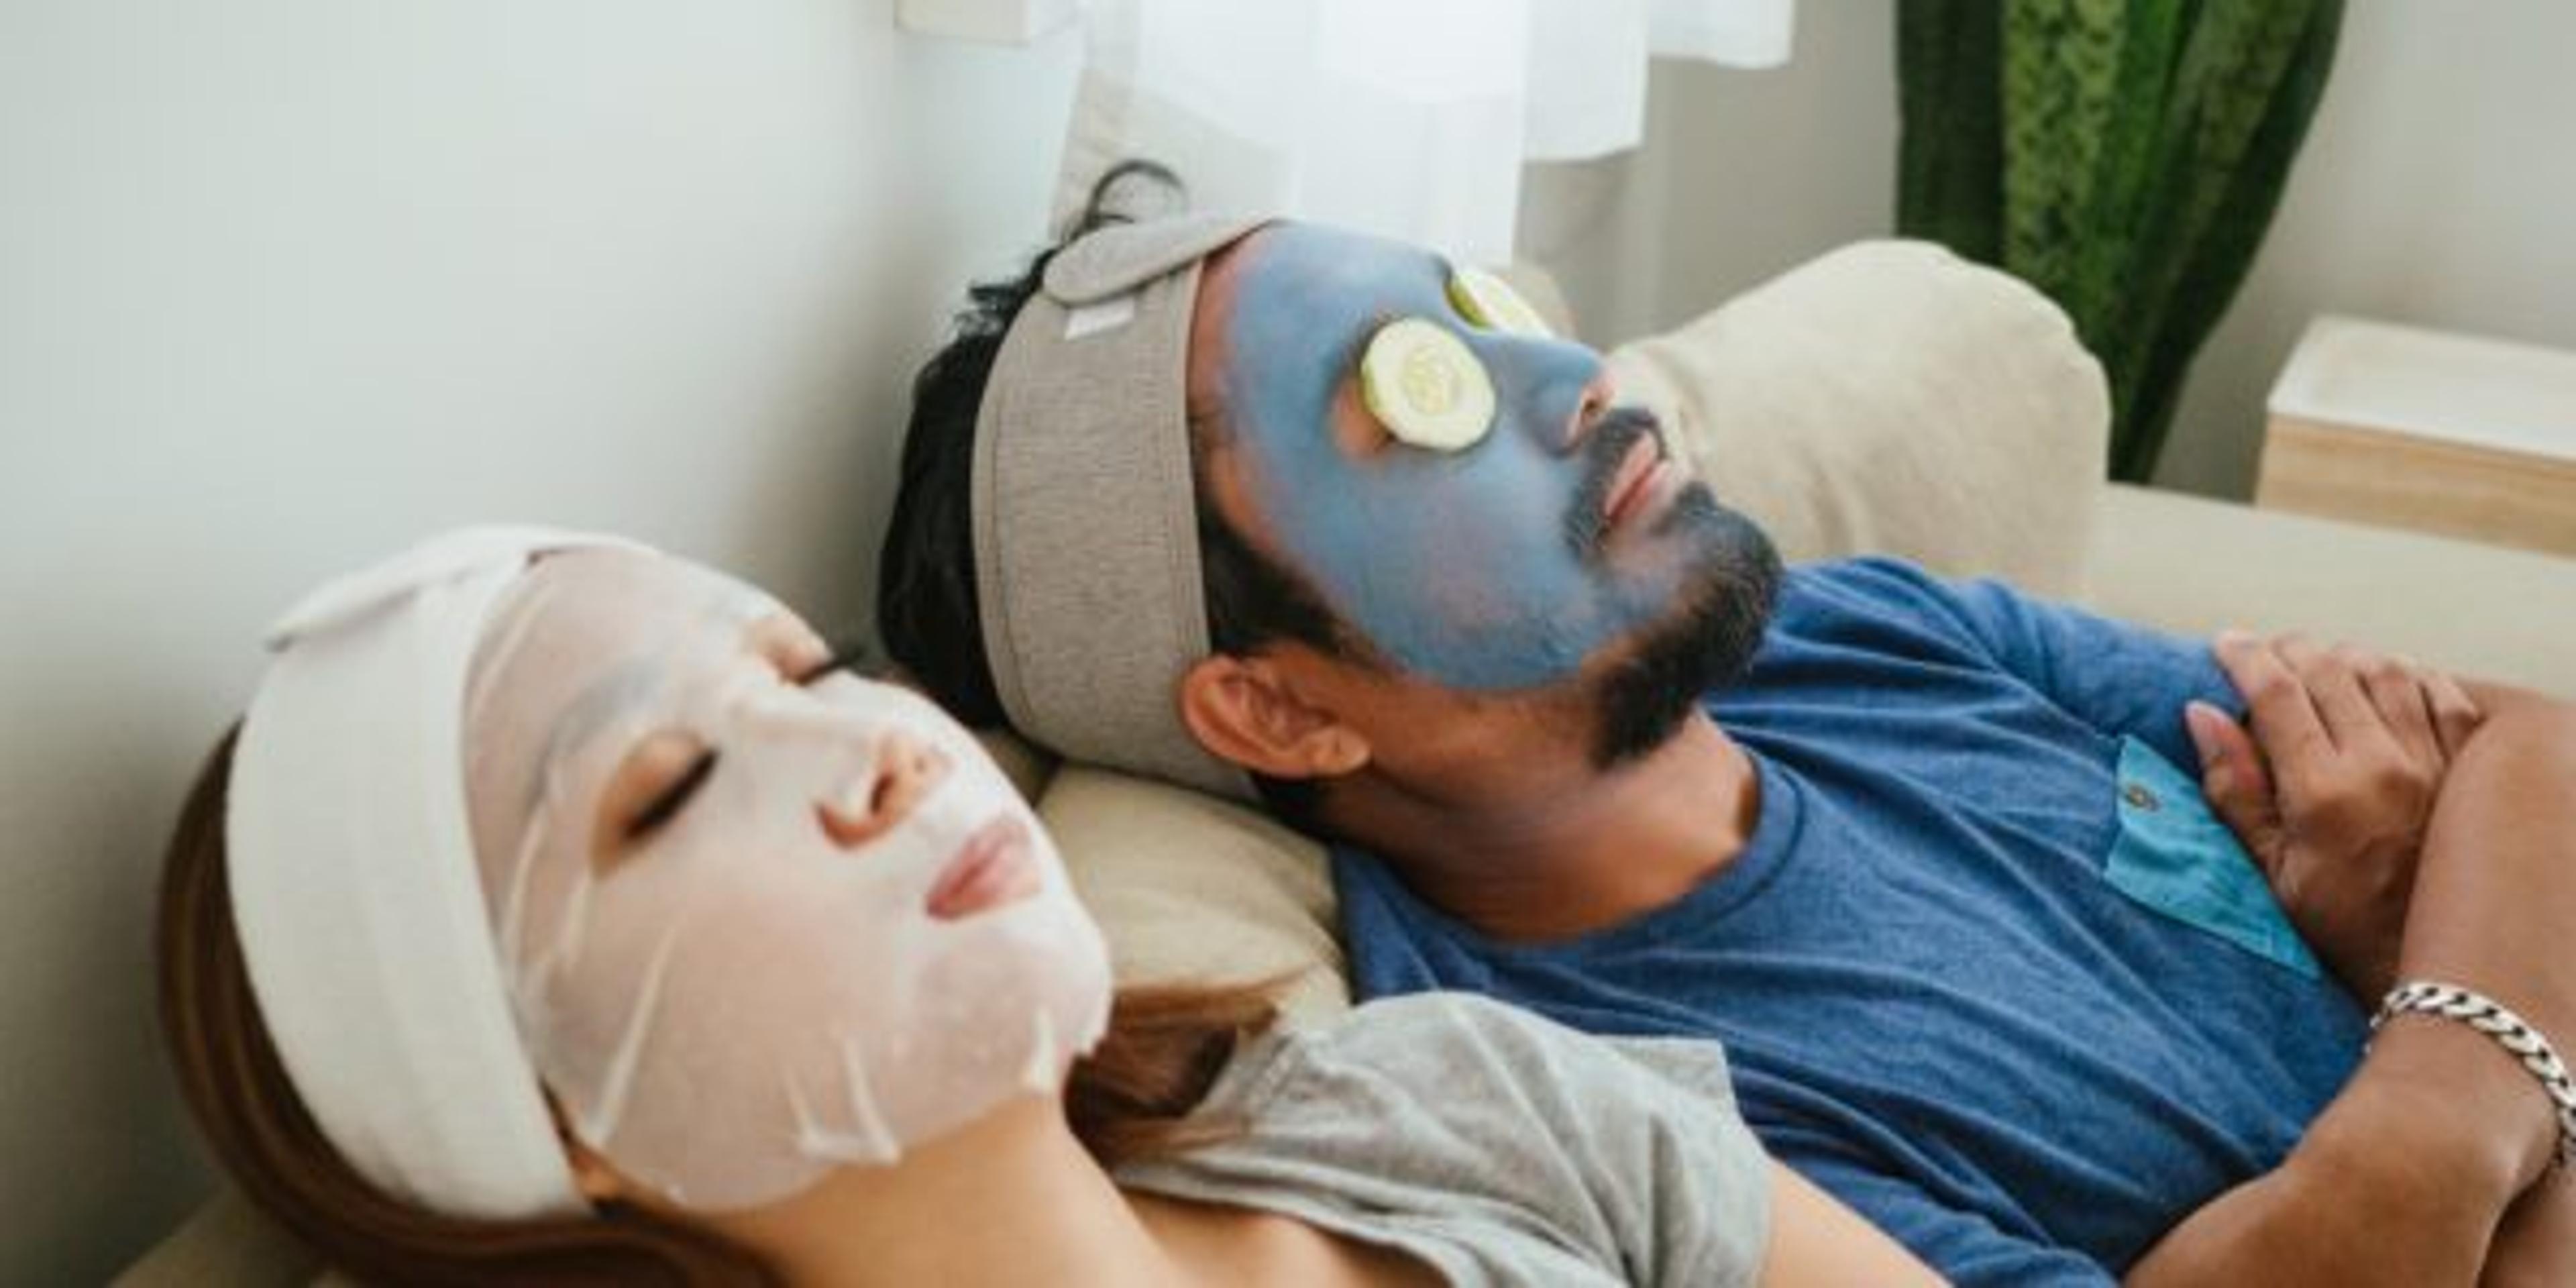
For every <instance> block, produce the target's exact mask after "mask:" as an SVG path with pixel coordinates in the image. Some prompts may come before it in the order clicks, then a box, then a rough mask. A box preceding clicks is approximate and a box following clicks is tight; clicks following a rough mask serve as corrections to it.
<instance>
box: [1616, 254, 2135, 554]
mask: <svg viewBox="0 0 2576 1288" xmlns="http://www.w3.org/2000/svg"><path fill="white" fill-rule="evenodd" d="M1610 365H1611V371H1612V373H1613V375H1614V377H1615V378H1616V379H1617V381H1618V383H1619V388H1620V393H1621V396H1622V397H1623V398H1625V399H1634V400H1637V401H1642V402H1644V403H1646V404H1647V405H1649V406H1652V407H1654V408H1655V409H1656V410H1657V411H1658V412H1659V413H1661V414H1662V416H1663V418H1664V421H1665V423H1666V424H1667V425H1668V426H1671V427H1673V428H1675V429H1677V430H1678V431H1679V433H1678V435H1677V436H1676V437H1677V438H1678V440H1679V442H1680V443H1681V445H1682V446H1683V447H1684V448H1685V449H1686V450H1687V451H1688V452H1689V453H1690V454H1691V456H1692V457H1693V459H1694V461H1695V463H1696V464H1697V465H1698V471H1699V476H1700V477H1701V478H1702V479H1704V480H1706V481H1707V482H1708V483H1709V484H1710V486H1712V487H1714V488H1715V489H1716V490H1717V495H1718V499H1719V500H1721V501H1724V502H1726V503H1728V504H1729V505H1732V506H1735V507H1736V508H1738V509H1740V510H1743V511H1744V512H1745V513H1747V514H1749V515H1751V516H1752V517H1753V518H1754V519H1755V520H1757V521H1759V522H1760V523H1761V524H1762V526H1763V527H1764V528H1765V529H1767V530H1768V531H1769V532H1770V533H1771V538H1772V540H1773V541H1774V542H1776V543H1777V544H1778V545H1779V547H1780V550H1781V553H1782V554H1783V555H1785V556H1786V557H1788V558H1789V559H1791V560H1804V559H1821V558H1828V557H1832V556H1838V555H1854V554H1896V555H1903V556H1905V557H1906V558H1909V559H1912V560H1914V561H1916V562H1918V563H1921V564H1923V565H1925V566H1926V567H1929V568H1931V569H1933V570H1934V571H1937V572H1943V573H1949V574H1953V575H1968V574H1988V575H1994V576H2000V577H2003V578H2006V579H2007V580H2010V581H2011V582H2013V583H2014V584H2015V585H2018V586H2020V587H2022V588H2023V589H2025V590H2028V591H2031V592H2033V593H2036V594H2042V595H2055V596H2064V595H2068V594H2071V593H2073V592H2074V591H2075V590H2076V588H2077V586H2078V584H2079V582H2080V579H2081V576H2082V572H2083V566H2084V563H2083V561H2084V551H2085V548H2086V545H2087V544H2088V539H2089V534H2090V532H2091V529H2092V524H2093V507H2094V498H2095V497H2096V496H2097V495H2098V494H2099V492H2100V490H2101V489H2100V480H2101V478H2102V470H2103V462H2104V459H2105V452H2106V451H2107V450H2108V449H2107V444H2108V442H2109V434H2110V401H2109V396H2108V394H2107V393H2106V391H2105V388H2104V385H2103V382H2102V370H2101V366H2100V364H2098V363H2096V362H2095V361H2094V360H2093V357H2092V355H2091V354H2089V353H2087V352H2086V351H2085V350H2084V347H2083V346H2082V345H2081V344H2080V343H2078V342H2077V340H2076V338H2075V329H2074V327H2073V326H2072V325H2071V324H2070V323H2068V321H2067V320H2066V315H2065V314H2064V313H2062V312H2060V311H2059V310H2058V308H2057V306H2056V305H2054V304H2052V303H2050V302H2049V301H2048V300H2047V298H2046V297H2044V296H2042V295H2040V293H2039V292H2037V291H2035V290H2033V289H2031V288H2030V287H2029V286H2028V285H2026V284H2024V283H2023V282H2022V281H2021V280H2020V279H2018V278H2015V277H2012V276H2009V275H2007V274H2004V273H2001V272H1997V271H1995V270H1993V269H1990V268H1983V267H1979V266H1977V265H1974V264H1970V263H1968V262H1967V261H1965V260H1963V259H1960V258H1959V257H1958V256H1956V255H1954V254H1951V253H1950V252H1949V251H1947V250H1945V249H1942V248H1941V247H1939V246H1935V245H1932V244H1929V243H1926V242H1901V241H1877V242H1860V243H1857V244H1854V245H1851V246H1846V247H1844V248H1842V249H1840V250H1837V251H1834V252H1832V253H1831V254H1828V255H1824V256H1822V257H1819V258H1817V259H1815V260H1813V261H1810V262H1809V263H1807V264H1804V265H1801V266H1800V267H1798V268H1795V269H1792V270H1790V271H1789V272H1787V273H1785V274H1783V275H1781V276H1780V277H1777V278H1774V279H1772V280H1771V281H1770V282H1767V283H1765V284H1763V285H1762V286H1760V287H1757V288H1755V289H1754V290H1752V291H1750V292H1747V293H1746V294H1744V295H1741V296H1738V297H1736V298H1735V299H1733V300H1730V301H1728V302H1727V303H1725V304H1723V305H1721V306H1719V307H1718V308H1716V309H1715V310H1712V311H1711V312H1709V313H1707V314H1706V315H1704V316H1702V317H1700V318H1699V319H1698V320H1696V321H1693V322H1691V323H1689V324H1688V325H1686V326H1683V327H1680V328H1678V329H1676V330H1673V331H1670V332H1667V333H1665V334H1663V335H1660V336H1654V337H1651V338H1648V339H1644V340H1640V341H1637V342H1636V343H1634V344H1630V345H1626V346H1623V347H1622V348H1620V349H1619V350H1618V351H1616V352H1614V353H1613V354H1611V356H1610Z"/></svg>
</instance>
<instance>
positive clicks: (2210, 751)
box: [2182, 701, 2225, 765]
mask: <svg viewBox="0 0 2576 1288" xmlns="http://www.w3.org/2000/svg"><path fill="white" fill-rule="evenodd" d="M2224 718H2225V717H2223V716H2221V715H2220V714H2219V713H2218V708H2216V707H2213V706H2211V705H2209V704H2208V703H2206V702H2200V701H2192V702H2186V703H2184V704H2183V708H2182V727H2183V731H2184V732H2186V733H2188V734H2190V735H2191V745H2192V749H2193V750H2195V751H2198V752H2199V753H2200V763H2201V764H2203V765H2215V764H2217V763H2218V762H2219V761H2220V760H2221V759H2224V757H2222V756H2221V755H2220V754H2219V750H2218V730H2217V728H2216V726H2215V725H2213V724H2212V723H2211V722H2212V721H2215V720H2220V719H2224Z"/></svg>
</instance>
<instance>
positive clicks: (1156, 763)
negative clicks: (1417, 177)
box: [973, 214, 1269, 800]
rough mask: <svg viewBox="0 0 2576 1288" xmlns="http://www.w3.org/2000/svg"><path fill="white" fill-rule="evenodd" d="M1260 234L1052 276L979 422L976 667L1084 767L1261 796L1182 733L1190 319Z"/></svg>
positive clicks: (1161, 247) (990, 389)
mask: <svg viewBox="0 0 2576 1288" xmlns="http://www.w3.org/2000/svg"><path fill="white" fill-rule="evenodd" d="M1267 222H1269V221H1268V220H1266V219H1256V218H1246V217H1242V216H1234V215H1214V214H1208V215H1189V216H1181V217H1176V218H1167V219H1156V220H1151V221H1146V222H1141V223H1131V224H1117V225H1112V226H1110V227H1108V228H1104V229H1102V230H1100V231H1098V232H1095V233H1092V234H1090V235H1089V236H1086V237H1084V238H1082V239H1081V240H1080V241H1077V242H1075V243H1073V244H1072V245H1070V246H1067V247H1066V248H1064V249H1063V250H1061V251H1059V252H1057V254H1056V256H1055V258H1054V259H1052V260H1050V261H1048V263H1047V268H1046V273H1045V275H1044V277H1043V279H1042V281H1041V287H1042V289H1041V290H1039V291H1038V292H1037V293H1036V294H1034V295H1032V296H1031V297H1030V298H1029V302H1028V303H1027V305H1026V306H1024V307H1023V308H1022V309H1021V310H1020V314H1019V317H1018V318H1017V319H1016V320H1015V321H1013V323H1012V324H1011V330H1010V334H1009V335H1008V336H1006V337H1004V339H1003V341H1002V350H1001V353H1000V355H999V356H998V357H997V358H996V359H995V360H994V363H993V374H992V378H991V381H990V383H989V384H987V385H986V387H985V393H984V404H983V407H982V408H981V410H980V412H979V413H978V415H977V417H976V422H975V477H974V499H973V518H974V531H975V576H976V586H977V596H976V598H977V599H978V601H979V604H980V609H981V615H982V620H983V627H984V651H985V655H986V657H987V659H988V660H989V662H990V665H991V667H992V672H993V688H994V690H995V692H996V693H997V694H998V695H999V696H1000V697H1001V700H1002V709H1003V711H1004V712H1006V713H1007V714H1008V715H1009V716H1010V719H1011V723H1012V724H1013V725H1014V726H1016V727H1017V728H1018V729H1019V730H1020V731H1021V732H1022V733H1025V734H1027V735H1029V736H1030V737H1032V738H1035V739H1036V740H1038V741H1039V742H1042V743H1044V744H1046V745H1047V746H1049V747H1052V748H1054V749H1055V750H1056V751H1057V752H1059V753H1061V754H1063V755H1066V756H1069V757H1072V758H1074V759H1077V760H1085V761H1090V762H1092V763H1095V764H1101V765H1108V766H1111V767H1113V768H1117V769H1124V770H1128V771H1130V772H1133V773H1139V774H1145V775H1149V776H1151V777H1155V778H1160V779H1163V780H1165V781H1168V782H1173V783H1178V784H1180V785H1182V786H1185V787H1193V788H1197V789H1199V790H1201V791H1208V792H1215V793H1218V794H1221V795H1226V796H1232V797H1235V798H1237V799H1240V800H1250V799H1252V788H1251V782H1250V780H1249V779H1247V778H1246V777H1245V776H1244V773H1243V771H1242V770H1240V769H1238V768H1236V767H1234V766H1232V765H1229V764H1226V763H1225V762H1223V761H1220V760H1218V759H1217V758H1215V757H1214V756H1211V755H1209V754H1208V753H1207V752H1206V751H1205V750H1203V749H1202V748H1201V747H1200V746H1199V744H1198V741H1197V740H1196V739H1194V738H1192V737H1191V736H1190V732H1189V729H1188V728H1187V727H1186V726H1184V725H1183V724H1182V721H1181V714H1180V697H1179V684H1180V679H1181V676H1182V675H1183V673H1185V672H1186V671H1187V670H1188V669H1189V668H1190V667H1191V666H1192V665H1193V664H1195V663H1196V662H1198V660H1199V659H1201V658H1203V657H1206V656H1207V654H1208V634H1207V607H1206V603H1205V594H1204V590H1203V587H1204V583H1203V582H1202V581H1201V580H1200V574H1199V536H1198V501H1197V489H1196V487H1195V486H1194V484H1193V481H1192V476H1191V472H1190V429H1189V415H1188V403H1187V400H1188V392H1189V353H1190V316H1191V313H1192V312H1193V310H1194V309H1195V308H1196V306H1197V303H1198V284H1199V267H1200V264H1201V262H1202V261H1203V260H1205V259H1206V257H1207V256H1209V255H1211V254H1214V253H1215V252H1216V251H1218V250H1219V249H1222V248H1223V247H1225V246H1228V245H1230V244H1232V243H1233V242H1235V241H1236V240H1237V239H1239V238H1241V237H1243V236H1244V235H1245V234H1247V233H1250V232H1251V231H1253V230H1254V229H1256V228H1259V227H1260V226H1261V225H1262V224H1264V223H1267Z"/></svg>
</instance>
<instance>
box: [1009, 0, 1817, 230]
mask: <svg viewBox="0 0 2576 1288" xmlns="http://www.w3.org/2000/svg"><path fill="white" fill-rule="evenodd" d="M1794 4H1795V0H1089V4H1088V6H1087V9H1086V13H1085V19H1084V40H1085V42H1086V47H1085V52H1084V67H1083V73H1082V80H1081V84H1080V88H1079V90H1078V91H1077V94H1076V97H1075V101H1074V111H1073V122H1072V127H1071V130H1070V132H1069V134H1068V137H1067V141H1066V146H1065V155H1064V166H1063V170H1062V173H1061V176H1060V182H1059V184H1058V188H1057V199H1056V213H1057V215H1058V217H1059V218H1061V217H1063V216H1064V215H1066V214H1068V213H1069V212H1071V211H1072V210H1073V209H1074V208H1076V207H1077V206H1079V205H1080V203H1081V201H1082V198H1083V197H1084V196H1085V195H1086V194H1087V193H1088V192H1089V191H1090V188H1091V184H1092V181H1093V180H1094V179H1095V178H1097V177H1098V176H1099V175H1100V173H1101V172H1102V171H1103V170H1105V169H1107V168H1108V167H1109V166H1110V165H1111V164H1113V163H1115V162H1117V161H1119V160H1122V159H1125V158H1128V157H1139V156H1141V157H1147V158H1151V159H1153V160H1156V161H1160V162H1162V163H1164V164H1166V165H1168V166H1171V167H1172V168H1173V169H1174V170H1177V171H1179V172H1180V174H1181V175H1182V177H1183V178H1184V179H1186V180H1187V181H1188V183H1189V185H1190V191H1191V199H1192V203H1193V204H1194V205H1195V206H1197V207H1199V208H1202V209H1229V210H1242V211H1249V212H1263V213H1278V214H1283V215H1291V216H1295V217H1299V218H1305V219H1315V220H1321V221H1324V222H1328V223H1336V224H1342V225H1345V226H1349V227H1354V228H1360V229H1364V230H1366V231H1369V232H1375V233H1380V234H1383V235H1386V236H1391V237H1400V238H1403V239H1405V240H1408V241H1414V242H1419V243H1423V244H1425V245H1429V246H1433V247H1437V248H1439V249H1441V250H1442V251H1445V252H1446V253H1448V254H1449V255H1450V256H1451V257H1452V258H1455V259H1458V260H1460V261H1462V262H1467V263H1490V264H1499V263H1504V262H1507V261H1509V260H1510V259H1511V252H1512V229H1513V218H1514V213H1515V210H1516V208H1517V207H1518V205H1519V203H1520V170H1521V164H1522V163H1523V162H1524V161H1553V160H1576V159H1581V158H1585V157H1595V156H1600V155H1603V154H1605V153H1610V152H1616V151H1619V150H1621V149H1625V148H1630V147H1634V146H1636V143H1637V141H1638V138H1639V136H1640V135H1641V133H1642V132H1643V130H1644V126H1645V109H1646V73H1647V67H1648V59H1649V58H1650V57H1651V56H1658V55H1660V56H1667V57H1677V58H1694V59H1701V60H1705V61H1710V62H1719V63H1726V64H1729V65H1732V66H1739V67H1770V66H1777V65H1779V64H1780V63H1782V62H1785V61H1787V59H1788V56H1789V41H1790V28H1791V23H1792V17H1793V13H1792V9H1793V5H1794Z"/></svg>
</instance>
